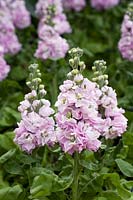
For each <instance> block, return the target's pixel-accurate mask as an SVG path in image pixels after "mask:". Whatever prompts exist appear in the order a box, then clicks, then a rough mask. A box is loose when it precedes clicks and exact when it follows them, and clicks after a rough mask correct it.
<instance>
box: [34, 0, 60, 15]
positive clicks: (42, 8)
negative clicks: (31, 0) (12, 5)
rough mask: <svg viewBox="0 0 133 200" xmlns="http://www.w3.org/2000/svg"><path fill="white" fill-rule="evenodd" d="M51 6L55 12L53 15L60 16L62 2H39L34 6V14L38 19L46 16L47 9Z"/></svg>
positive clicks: (50, 0)
mask: <svg viewBox="0 0 133 200" xmlns="http://www.w3.org/2000/svg"><path fill="white" fill-rule="evenodd" d="M49 6H53V7H54V10H55V15H58V14H61V13H62V12H63V7H62V1H61V0H47V1H44V0H39V1H38V2H37V4H36V13H37V15H38V16H39V17H43V16H44V15H47V12H48V7H49Z"/></svg>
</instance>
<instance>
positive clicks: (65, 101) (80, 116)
mask: <svg viewBox="0 0 133 200" xmlns="http://www.w3.org/2000/svg"><path fill="white" fill-rule="evenodd" d="M75 51H77V55H78V51H79V50H75ZM74 66H75V65H74ZM74 70H75V69H74ZM74 70H73V71H72V72H71V73H72V76H73V80H66V81H64V83H63V85H61V86H60V90H61V92H60V94H59V96H58V100H57V102H56V103H55V106H56V107H57V110H58V112H57V114H56V123H57V129H56V135H57V140H58V142H59V144H60V145H61V147H62V149H63V151H65V152H68V153H69V154H73V153H74V152H75V151H77V152H79V153H80V152H81V151H82V150H84V149H88V150H92V151H97V150H98V149H99V147H100V145H101V142H100V141H99V140H98V138H99V136H100V132H98V130H96V128H97V124H99V120H100V117H99V113H98V104H97V102H98V100H99V97H98V95H96V96H95V94H97V90H98V88H97V87H96V84H95V83H93V82H91V81H89V80H88V79H86V78H84V77H83V76H82V75H81V74H80V73H79V72H78V71H77V70H76V71H74ZM75 72H77V74H76V75H75ZM99 94H101V93H99Z"/></svg>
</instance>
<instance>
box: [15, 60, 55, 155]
mask: <svg viewBox="0 0 133 200" xmlns="http://www.w3.org/2000/svg"><path fill="white" fill-rule="evenodd" d="M37 68H38V66H37V65H35V64H34V65H31V66H30V67H29V69H30V70H31V73H33V74H32V76H33V78H32V79H31V81H29V82H27V84H28V85H29V87H30V88H31V90H32V91H31V92H30V93H28V94H26V95H25V99H24V101H22V102H20V106H19V107H18V110H19V111H20V112H21V118H22V119H21V122H20V123H18V128H16V129H15V134H16V136H15V139H14V141H15V142H16V143H17V144H18V145H19V146H20V147H21V148H22V149H23V150H24V151H26V152H28V153H31V152H32V150H33V149H35V148H36V147H40V146H44V145H49V146H51V145H54V143H55V141H56V137H55V134H54V124H55V122H54V120H53V117H52V116H51V115H52V114H53V113H54V110H53V109H52V108H51V107H50V102H49V101H48V100H46V99H44V96H45V94H46V91H45V90H44V86H43V85H40V81H41V79H40V78H38V77H37V76H38V75H39V74H40V71H39V69H37ZM36 87H37V88H36ZM42 91H43V93H42ZM39 96H40V98H39Z"/></svg>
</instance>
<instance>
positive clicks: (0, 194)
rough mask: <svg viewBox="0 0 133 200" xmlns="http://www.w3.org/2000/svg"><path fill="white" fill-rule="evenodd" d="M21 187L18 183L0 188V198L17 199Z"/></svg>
mask: <svg viewBox="0 0 133 200" xmlns="http://www.w3.org/2000/svg"><path fill="white" fill-rule="evenodd" d="M22 191H23V190H22V188H21V187H20V185H15V186H13V187H5V188H3V189H0V199H1V200H18V199H19V195H20V194H21V193H22Z"/></svg>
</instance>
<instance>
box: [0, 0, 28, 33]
mask: <svg viewBox="0 0 133 200" xmlns="http://www.w3.org/2000/svg"><path fill="white" fill-rule="evenodd" d="M0 7H2V8H4V9H6V15H7V14H9V15H10V18H11V19H12V22H13V24H14V25H15V26H16V27H17V28H20V29H21V28H25V27H27V26H29V25H30V23H31V22H30V13H29V12H28V10H27V9H26V6H25V1H24V0H19V1H18V0H1V2H0Z"/></svg>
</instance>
